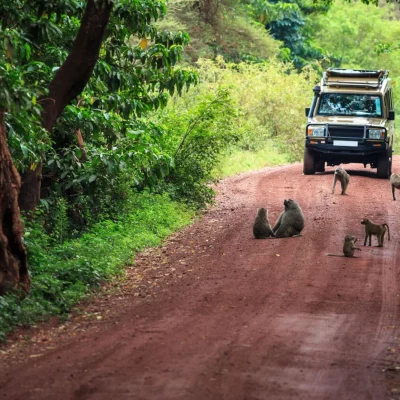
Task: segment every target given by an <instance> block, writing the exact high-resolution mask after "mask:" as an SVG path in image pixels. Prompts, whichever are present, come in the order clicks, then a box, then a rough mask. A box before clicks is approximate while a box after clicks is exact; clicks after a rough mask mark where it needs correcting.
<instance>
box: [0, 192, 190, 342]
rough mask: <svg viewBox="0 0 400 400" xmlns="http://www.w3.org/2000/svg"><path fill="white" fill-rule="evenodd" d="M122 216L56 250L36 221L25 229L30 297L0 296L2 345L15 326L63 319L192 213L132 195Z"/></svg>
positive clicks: (167, 201)
mask: <svg viewBox="0 0 400 400" xmlns="http://www.w3.org/2000/svg"><path fill="white" fill-rule="evenodd" d="M126 203H127V205H126V207H125V211H124V213H121V215H118V216H117V217H116V218H115V219H114V220H106V221H102V222H100V223H98V224H96V225H94V226H93V228H92V229H91V230H90V231H89V232H88V233H85V234H84V235H82V236H81V237H80V238H79V239H74V240H68V241H66V242H64V243H62V244H59V245H54V242H51V240H50V238H49V236H48V235H46V234H45V233H44V232H43V228H42V227H41V225H40V221H39V220H38V221H37V222H36V224H33V225H31V226H28V227H27V228H26V229H25V235H24V239H25V242H26V246H27V249H28V256H29V266H30V273H31V279H32V281H31V284H32V285H31V294H30V295H29V296H28V297H26V298H25V299H23V300H21V299H20V298H19V296H18V293H14V294H8V295H6V296H3V297H0V340H5V339H6V335H7V333H8V332H10V331H11V330H12V329H13V328H14V327H16V326H24V325H25V326H26V325H32V324H34V323H35V322H37V321H41V320H45V319H46V318H48V317H49V316H51V315H63V314H65V313H67V312H68V311H69V310H70V309H71V307H72V306H73V305H74V304H76V303H77V302H78V301H79V300H81V299H82V298H83V297H84V296H85V295H87V293H89V292H91V291H92V290H93V288H96V287H99V286H100V285H101V283H103V282H105V281H107V280H109V279H112V278H113V277H115V276H118V275H122V274H123V273H124V266H125V265H127V264H130V263H132V262H133V260H134V256H135V254H136V253H137V252H139V251H141V250H143V249H144V248H146V247H151V246H156V245H158V244H160V243H161V241H162V240H163V239H164V238H166V237H167V236H168V235H169V234H171V233H172V232H174V231H176V230H178V229H180V228H181V227H183V226H185V225H188V224H190V222H191V220H192V218H193V215H194V212H193V211H191V210H188V209H187V208H186V207H185V206H183V205H182V204H179V203H176V202H173V201H172V200H171V199H170V198H169V197H168V196H167V195H151V194H149V193H146V192H142V193H132V194H131V195H130V197H129V198H128V199H127V202H126Z"/></svg>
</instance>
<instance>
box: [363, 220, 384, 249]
mask: <svg viewBox="0 0 400 400" xmlns="http://www.w3.org/2000/svg"><path fill="white" fill-rule="evenodd" d="M361 225H365V240H364V246H366V245H367V239H368V238H369V246H371V236H372V235H374V236H376V237H377V239H378V247H383V239H384V238H385V233H386V230H387V232H388V240H390V231H389V225H388V224H382V225H379V224H374V223H373V222H372V221H371V220H370V219H368V218H364V219H363V220H362V221H361Z"/></svg>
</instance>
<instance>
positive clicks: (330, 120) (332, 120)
mask: <svg viewBox="0 0 400 400" xmlns="http://www.w3.org/2000/svg"><path fill="white" fill-rule="evenodd" d="M385 122H386V119H383V118H365V117H346V116H342V115H340V116H339V115H336V116H335V115H332V116H317V117H313V118H309V120H308V123H309V124H335V125H341V124H344V125H358V126H360V125H362V126H364V125H373V126H382V127H384V126H385Z"/></svg>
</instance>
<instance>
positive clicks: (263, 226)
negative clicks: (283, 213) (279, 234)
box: [253, 207, 275, 239]
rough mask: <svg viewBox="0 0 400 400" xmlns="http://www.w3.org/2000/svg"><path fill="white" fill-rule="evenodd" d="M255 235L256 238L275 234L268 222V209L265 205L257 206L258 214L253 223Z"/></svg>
mask: <svg viewBox="0 0 400 400" xmlns="http://www.w3.org/2000/svg"><path fill="white" fill-rule="evenodd" d="M253 235H254V237H255V238H256V239H265V238H268V237H274V236H275V235H274V232H272V228H271V225H270V224H269V222H268V210H267V209H266V208H264V207H261V208H257V215H256V219H255V221H254V225H253Z"/></svg>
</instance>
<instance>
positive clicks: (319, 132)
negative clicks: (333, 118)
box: [307, 125, 325, 136]
mask: <svg viewBox="0 0 400 400" xmlns="http://www.w3.org/2000/svg"><path fill="white" fill-rule="evenodd" d="M307 134H308V136H325V127H323V126H312V125H310V126H309V127H308V128H307Z"/></svg>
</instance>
